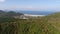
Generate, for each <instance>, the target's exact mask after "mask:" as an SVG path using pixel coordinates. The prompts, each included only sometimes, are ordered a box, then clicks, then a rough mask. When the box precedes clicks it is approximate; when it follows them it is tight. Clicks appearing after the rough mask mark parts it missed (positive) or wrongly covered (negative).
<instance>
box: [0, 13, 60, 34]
mask: <svg viewBox="0 0 60 34" xmlns="http://www.w3.org/2000/svg"><path fill="white" fill-rule="evenodd" d="M57 15H58V17H57ZM59 19H60V18H59V14H58V13H57V14H54V15H53V14H52V15H48V16H45V17H40V18H39V19H14V18H11V17H9V18H7V17H6V18H4V17H0V34H60V20H59Z"/></svg>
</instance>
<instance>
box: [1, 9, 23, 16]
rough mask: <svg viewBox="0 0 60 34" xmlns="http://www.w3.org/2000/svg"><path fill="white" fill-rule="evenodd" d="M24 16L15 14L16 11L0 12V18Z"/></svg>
mask: <svg viewBox="0 0 60 34" xmlns="http://www.w3.org/2000/svg"><path fill="white" fill-rule="evenodd" d="M20 15H23V14H22V13H18V12H14V11H8V12H7V11H3V10H0V17H13V16H20Z"/></svg>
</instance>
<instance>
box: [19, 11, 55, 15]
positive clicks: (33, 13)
mask: <svg viewBox="0 0 60 34" xmlns="http://www.w3.org/2000/svg"><path fill="white" fill-rule="evenodd" d="M19 12H20V13H23V14H32V15H49V14H53V13H54V12H52V11H19Z"/></svg>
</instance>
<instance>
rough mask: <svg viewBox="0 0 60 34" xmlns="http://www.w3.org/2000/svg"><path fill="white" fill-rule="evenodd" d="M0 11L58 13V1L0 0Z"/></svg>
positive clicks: (59, 1) (59, 0) (59, 5)
mask: <svg viewBox="0 0 60 34" xmlns="http://www.w3.org/2000/svg"><path fill="white" fill-rule="evenodd" d="M0 10H32V11H60V0H0Z"/></svg>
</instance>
